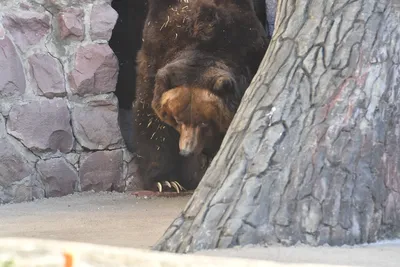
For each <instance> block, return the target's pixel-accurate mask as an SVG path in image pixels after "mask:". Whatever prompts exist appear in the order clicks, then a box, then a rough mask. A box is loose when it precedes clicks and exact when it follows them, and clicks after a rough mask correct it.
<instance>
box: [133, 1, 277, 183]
mask: <svg viewBox="0 0 400 267" xmlns="http://www.w3.org/2000/svg"><path fill="white" fill-rule="evenodd" d="M268 44H269V40H268V38H267V35H266V33H265V31H264V28H263V25H262V24H261V23H260V21H259V20H258V18H257V16H256V13H255V11H254V6H253V1H252V0H163V1H156V0H150V1H149V3H148V14H147V18H146V21H145V26H144V29H143V43H142V47H141V49H140V51H139V53H138V56H137V68H138V69H137V87H136V100H135V105H134V137H135V147H134V150H135V152H136V154H137V156H138V157H137V160H138V171H139V175H140V176H141V178H142V180H143V182H144V187H145V189H152V188H154V185H155V184H157V182H163V181H177V183H172V185H174V186H175V188H176V189H179V188H180V185H182V186H183V187H185V188H186V189H194V188H195V187H196V186H197V184H198V182H199V181H200V179H201V177H202V175H203V173H204V170H205V167H206V164H207V162H208V161H207V159H209V158H210V157H212V156H214V155H215V153H216V152H217V151H218V149H219V146H220V144H221V142H222V139H223V137H224V134H225V132H226V130H227V128H228V126H229V124H230V122H231V120H232V118H233V116H234V114H235V112H236V110H237V108H238V106H239V104H240V101H241V98H242V96H243V94H244V92H245V90H246V89H247V87H248V86H249V84H250V82H251V80H252V78H253V76H254V75H255V73H256V71H257V69H258V67H259V64H260V62H261V60H262V59H263V56H264V54H265V52H266V49H267V47H268ZM204 154H205V155H206V156H207V157H208V158H206V159H204ZM166 184H167V185H168V186H170V185H171V183H168V182H167V183H166ZM158 185H160V184H158ZM159 189H160V188H159ZM180 189H182V188H180ZM177 191H178V190H177Z"/></svg>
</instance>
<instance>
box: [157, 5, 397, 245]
mask: <svg viewBox="0 0 400 267" xmlns="http://www.w3.org/2000/svg"><path fill="white" fill-rule="evenodd" d="M277 10H278V14H277V20H276V30H275V32H274V37H273V40H272V42H271V45H270V47H269V49H268V51H267V53H266V56H265V58H264V60H263V62H262V63H261V66H260V70H259V72H258V73H257V74H256V77H255V78H254V79H253V82H252V84H251V85H250V87H249V89H248V90H247V92H246V94H245V96H244V98H243V100H242V103H241V105H240V107H239V110H238V112H237V115H236V116H235V118H234V120H233V122H232V124H231V127H230V128H229V130H228V133H227V135H226V137H225V139H224V142H223V144H222V146H221V149H220V151H219V152H218V154H217V156H216V157H215V158H214V160H213V162H212V163H211V166H210V167H209V169H208V170H207V172H206V174H205V176H204V178H203V180H202V181H201V183H200V185H199V187H198V189H197V190H196V192H195V193H194V195H193V197H192V198H191V200H190V201H189V203H188V204H187V206H186V208H185V209H184V211H183V213H182V214H181V216H179V217H178V218H177V219H176V220H175V221H174V222H173V223H172V225H171V226H170V227H169V229H168V230H167V231H166V233H165V234H164V237H163V238H162V239H161V240H160V241H159V242H158V244H156V245H155V247H154V248H153V249H156V250H164V251H171V252H192V251H196V250H201V249H211V248H226V247H231V246H235V245H246V244H257V243H258V244H259V243H264V244H265V243H266V244H274V243H282V244H286V245H292V244H295V243H296V242H302V243H306V244H311V245H321V244H326V243H328V244H331V245H341V244H356V243H364V242H372V241H376V240H378V239H381V238H390V237H395V236H397V234H398V233H399V230H400V177H399V173H400V146H399V143H400V123H399V122H400V114H399V113H400V99H399V93H400V92H399V91H400V1H398V0H335V1H334V0H324V1H321V0H297V1H294V0H281V1H280V3H279V5H278V9H277Z"/></svg>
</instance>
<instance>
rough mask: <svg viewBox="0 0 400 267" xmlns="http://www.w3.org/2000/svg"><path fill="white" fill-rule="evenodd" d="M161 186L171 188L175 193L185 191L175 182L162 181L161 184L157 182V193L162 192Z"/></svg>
mask: <svg viewBox="0 0 400 267" xmlns="http://www.w3.org/2000/svg"><path fill="white" fill-rule="evenodd" d="M163 185H165V186H167V187H169V188H171V189H172V188H173V189H175V191H176V192H177V193H179V192H181V191H186V189H185V188H184V187H183V186H182V185H180V184H179V183H178V182H177V181H163V182H157V188H158V192H160V193H161V192H162V191H163Z"/></svg>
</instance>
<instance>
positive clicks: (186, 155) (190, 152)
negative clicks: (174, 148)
mask: <svg viewBox="0 0 400 267" xmlns="http://www.w3.org/2000/svg"><path fill="white" fill-rule="evenodd" d="M179 154H181V156H184V157H188V156H190V155H191V154H192V151H189V150H185V149H183V150H181V151H180V152H179Z"/></svg>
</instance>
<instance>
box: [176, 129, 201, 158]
mask: <svg viewBox="0 0 400 267" xmlns="http://www.w3.org/2000/svg"><path fill="white" fill-rule="evenodd" d="M203 147H204V140H203V136H202V131H201V127H199V126H197V127H193V126H187V125H184V124H182V125H181V127H180V138H179V151H180V152H179V154H180V155H182V156H185V157H188V156H190V155H193V154H196V155H198V154H200V153H201V151H202V150H203Z"/></svg>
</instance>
